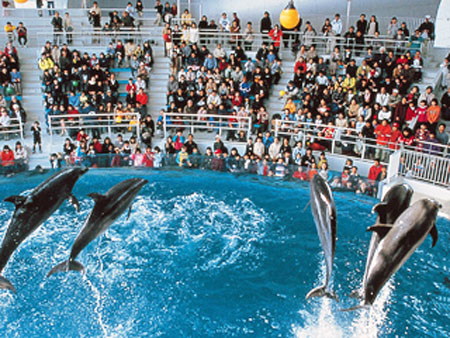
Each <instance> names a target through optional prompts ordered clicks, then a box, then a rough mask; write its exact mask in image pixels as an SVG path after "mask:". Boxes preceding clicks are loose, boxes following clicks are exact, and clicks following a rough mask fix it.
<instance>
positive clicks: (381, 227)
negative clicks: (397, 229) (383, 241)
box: [367, 224, 392, 238]
mask: <svg viewBox="0 0 450 338" xmlns="http://www.w3.org/2000/svg"><path fill="white" fill-rule="evenodd" d="M391 229H392V224H375V225H372V226H371V227H368V228H367V231H375V232H376V233H377V234H378V235H379V236H380V237H381V238H384V236H386V234H387V233H388V232H389V230H391Z"/></svg>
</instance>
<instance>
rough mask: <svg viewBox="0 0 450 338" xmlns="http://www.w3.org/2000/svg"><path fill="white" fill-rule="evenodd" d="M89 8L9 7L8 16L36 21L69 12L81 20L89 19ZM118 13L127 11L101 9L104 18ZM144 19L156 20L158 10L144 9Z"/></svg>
mask: <svg viewBox="0 0 450 338" xmlns="http://www.w3.org/2000/svg"><path fill="white" fill-rule="evenodd" d="M91 8H92V7H89V8H67V7H59V8H47V7H46V6H43V7H42V8H12V7H8V9H7V12H8V16H10V17H13V18H15V19H30V20H32V19H36V18H39V17H48V18H51V17H53V13H54V12H59V14H64V13H65V12H69V13H70V16H71V17H72V18H80V17H86V18H87V17H88V14H89V10H90V9H91ZM113 11H117V13H118V14H119V16H122V13H123V12H124V11H125V7H121V8H118V7H117V8H103V7H102V8H100V12H101V16H102V18H109V13H111V12H113ZM142 13H143V17H144V18H145V17H147V18H148V17H152V18H156V10H155V9H154V8H144V10H143V11H142ZM134 17H135V19H136V20H138V19H140V18H141V17H139V16H138V14H137V12H135V16H134ZM25 23H26V22H25Z"/></svg>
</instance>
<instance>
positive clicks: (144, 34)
mask: <svg viewBox="0 0 450 338" xmlns="http://www.w3.org/2000/svg"><path fill="white" fill-rule="evenodd" d="M69 34H70V36H71V39H72V46H80V47H89V46H105V48H106V46H107V45H108V43H109V42H111V41H117V40H122V41H126V40H130V39H133V40H134V42H135V43H136V44H143V43H144V42H145V41H147V40H153V39H155V38H156V37H155V36H152V34H151V33H149V32H148V31H145V30H141V31H138V30H133V29H121V30H118V31H102V30H95V31H94V30H92V29H89V30H81V31H73V32H70V33H67V32H60V33H57V34H56V35H57V37H56V35H55V33H54V32H52V31H51V30H48V31H41V32H36V34H35V37H36V38H35V39H31V40H30V39H29V42H28V46H37V47H41V46H42V44H43V43H44V42H45V41H54V40H55V38H57V39H59V40H60V41H61V42H66V40H67V37H68V35H69ZM158 38H159V37H158Z"/></svg>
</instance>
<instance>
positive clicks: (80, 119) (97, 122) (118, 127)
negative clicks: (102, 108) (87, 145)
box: [47, 113, 141, 144]
mask: <svg viewBox="0 0 450 338" xmlns="http://www.w3.org/2000/svg"><path fill="white" fill-rule="evenodd" d="M140 118H141V115H140V114H139V113H123V114H115V113H112V114H97V113H96V114H66V115H48V122H47V123H48V130H49V134H50V139H51V143H52V144H53V135H54V134H57V133H58V132H59V133H60V134H65V132H66V131H67V134H69V135H71V134H72V135H75V134H76V133H77V132H78V131H79V130H80V129H84V130H85V131H86V132H88V131H91V132H92V133H96V134H98V135H102V134H104V133H107V134H108V136H109V137H111V136H112V133H113V132H119V133H123V132H125V131H129V132H133V131H135V133H134V134H135V135H136V138H137V140H138V141H140V134H141V133H140V123H139V121H140Z"/></svg>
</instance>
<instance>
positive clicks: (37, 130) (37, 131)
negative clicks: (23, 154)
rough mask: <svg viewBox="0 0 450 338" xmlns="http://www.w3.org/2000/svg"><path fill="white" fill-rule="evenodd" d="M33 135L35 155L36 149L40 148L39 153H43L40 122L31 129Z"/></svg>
mask: <svg viewBox="0 0 450 338" xmlns="http://www.w3.org/2000/svg"><path fill="white" fill-rule="evenodd" d="M31 133H32V134H33V154H34V153H35V152H36V148H37V147H38V146H39V152H41V153H42V141H41V127H40V126H39V122H38V121H36V122H34V124H33V126H32V127H31Z"/></svg>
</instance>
